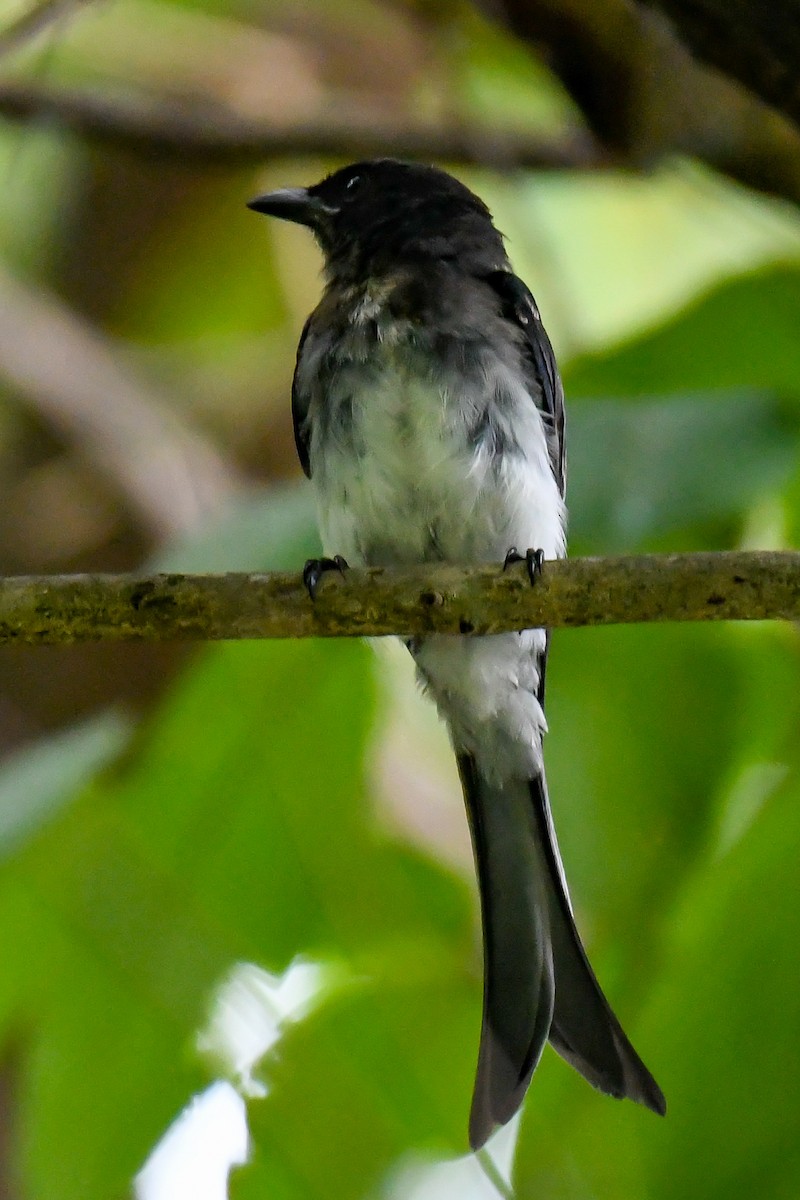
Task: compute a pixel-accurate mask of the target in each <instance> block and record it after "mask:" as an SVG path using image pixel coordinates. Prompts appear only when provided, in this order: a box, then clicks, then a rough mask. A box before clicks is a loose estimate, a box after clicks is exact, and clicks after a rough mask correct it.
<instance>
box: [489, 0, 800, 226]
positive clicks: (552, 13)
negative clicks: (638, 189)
mask: <svg viewBox="0 0 800 1200" xmlns="http://www.w3.org/2000/svg"><path fill="white" fill-rule="evenodd" d="M653 2H654V3H655V2H656V0H653ZM723 2H724V0H663V4H662V7H663V8H665V9H666V8H668V7H669V8H672V7H676V8H677V7H683V8H684V9H685V10H686V11H687V12H688V11H689V10H694V9H701V8H702V7H703V4H704V3H707V4H712V3H713V4H714V5H715V7H716V8H717V9H718V11H719V12H720V13H722V12H723ZM793 2H794V7H795V8H797V0H793ZM482 3H483V4H484V6H486V5H487V4H489V0H482ZM787 3H788V0H780V5H782V6H783V7H786V5H787ZM748 4H749V7H750V8H751V9H752V11H753V12H754V13H755V12H756V11H759V12H760V13H761V14H762V17H763V21H764V23H766V22H767V21H768V20H770V19H771V13H772V11H773V6H772V4H771V3H769V4H762V0H752V2H750V0H734V2H733V3H727V4H726V6H725V7H726V11H727V13H728V14H729V29H730V28H731V26H732V25H733V23H734V22H735V21H736V19H737V18H736V13H737V9H738V8H740V7H742V6H745V5H748ZM759 5H761V7H760V8H759V7H758V6H759ZM490 11H491V13H492V15H493V16H494V17H495V19H497V20H500V21H502V22H503V23H504V24H505V25H506V26H507V27H508V29H509V30H510V31H511V32H512V33H513V34H514V35H515V36H517V37H518V38H520V39H522V40H523V41H524V42H526V43H528V44H529V45H530V46H531V49H532V50H533V52H534V53H535V54H536V55H537V56H538V57H540V58H543V59H544V61H545V62H547V63H548V65H549V66H550V67H551V69H552V70H553V71H554V72H555V74H556V75H558V77H559V78H560V79H561V81H562V83H563V84H564V86H565V88H566V89H567V91H568V92H569V93H570V94H571V95H572V97H573V98H574V100H575V101H576V103H577V104H578V105H579V107H580V109H581V111H582V113H583V115H584V116H585V118H586V120H587V122H588V124H589V128H590V129H591V130H592V132H593V133H594V135H595V137H596V138H597V139H598V141H599V142H600V143H601V145H603V146H605V147H607V148H608V150H609V153H610V154H611V155H612V157H613V156H615V157H616V158H617V160H618V161H622V162H624V163H626V164H627V165H628V166H630V167H636V166H638V167H640V168H641V167H648V166H652V165H653V164H655V163H657V162H659V161H661V160H662V159H663V158H664V157H666V156H667V155H670V154H688V155H692V156H693V157H695V158H700V159H702V160H703V161H704V162H707V163H708V164H709V165H710V166H712V167H714V168H715V169H716V170H718V171H723V172H725V173H726V174H728V175H730V176H731V177H732V178H734V179H737V180H739V181H740V182H742V183H744V184H746V185H747V186H748V187H753V188H757V189H759V190H760V191H763V192H768V193H771V194H773V195H776V196H782V197H785V198H787V199H789V200H793V201H794V202H795V203H800V130H798V128H797V124H795V123H793V122H792V121H791V120H790V119H789V118H788V117H787V116H785V115H781V113H779V112H776V111H773V110H772V109H770V108H769V107H768V106H767V105H766V104H765V103H764V102H763V101H762V100H761V99H759V98H758V97H757V96H755V95H753V94H752V93H751V92H748V91H747V90H746V89H745V88H744V87H743V86H741V84H740V83H739V82H738V81H737V78H736V72H735V71H734V70H733V69H731V71H730V73H727V74H726V73H724V64H721V63H718V64H717V65H718V66H719V67H721V68H722V70H712V69H710V68H709V67H707V66H705V64H703V63H701V62H699V61H698V60H697V59H695V58H693V57H692V55H691V53H690V51H689V49H688V48H687V45H684V43H683V42H682V41H681V40H680V39H679V38H678V37H677V36H676V34H675V32H674V29H673V28H672V27H671V26H670V24H669V22H668V21H667V20H666V19H665V17H664V16H663V14H662V13H661V12H658V11H655V10H654V9H653V8H651V7H648V6H647V5H646V4H644V3H642V2H641V0H637V2H636V3H633V2H632V0H592V3H591V4H587V3H586V0H536V3H535V4H532V3H530V0H501V3H499V4H498V3H497V2H496V0H491V7H490ZM798 38H800V21H798V23H797V26H796V29H795V30H794V32H793V34H792V37H791V38H790V39H788V40H787V54H788V53H789V44H790V42H791V44H792V45H794V46H796V45H797V41H798ZM799 60H800V54H799V53H798V52H797V51H796V50H795V51H793V52H792V55H791V57H789V58H788V59H787V61H789V62H791V64H792V68H793V70H794V71H795V75H794V76H793V78H794V79H796V78H797V74H796V63H797V62H798V61H799ZM795 94H797V93H795ZM778 107H779V108H782V109H783V111H784V112H785V111H786V106H785V105H778Z"/></svg>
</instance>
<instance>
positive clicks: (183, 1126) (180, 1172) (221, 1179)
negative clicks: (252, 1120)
mask: <svg viewBox="0 0 800 1200" xmlns="http://www.w3.org/2000/svg"><path fill="white" fill-rule="evenodd" d="M327 979H328V970H327V968H326V967H324V966H323V965H321V964H320V963H315V962H307V961H300V960H295V961H294V962H293V963H292V964H291V965H290V966H289V968H288V969H287V970H286V971H285V972H284V973H283V975H271V974H270V973H269V972H267V971H264V970H262V969H261V968H260V967H256V966H254V965H253V964H252V963H237V965H236V966H235V967H234V968H233V969H232V970H231V971H230V973H229V974H228V976H227V977H226V978H225V979H224V980H223V981H222V983H221V984H220V986H219V988H218V989H217V993H216V996H215V997H214V1000H213V1003H212V1008H211V1015H210V1017H209V1020H208V1024H207V1026H206V1028H205V1029H204V1030H202V1031H201V1032H200V1033H199V1034H198V1037H197V1047H198V1049H199V1050H200V1052H201V1053H202V1054H203V1055H205V1056H207V1057H209V1058H210V1059H211V1060H212V1061H213V1062H214V1063H215V1064H216V1066H217V1067H218V1069H219V1070H220V1073H221V1074H223V1075H226V1076H228V1077H229V1078H230V1079H231V1080H232V1082H228V1081H227V1080H224V1079H220V1080H217V1082H216V1083H213V1084H212V1085H211V1087H209V1088H207V1089H206V1090H205V1091H204V1092H201V1093H200V1094H199V1095H198V1096H195V1097H194V1099H193V1100H192V1101H191V1102H190V1103H189V1104H188V1105H187V1107H186V1108H185V1109H184V1110H183V1112H182V1113H181V1114H180V1115H179V1116H178V1117H177V1119H176V1120H175V1121H174V1122H173V1124H172V1125H171V1126H170V1128H169V1129H168V1130H167V1132H166V1133H165V1134H164V1136H163V1137H162V1138H161V1140H160V1141H159V1143H158V1145H157V1146H156V1147H155V1149H154V1150H153V1152H152V1154H151V1155H150V1157H149V1158H148V1159H147V1162H146V1163H145V1165H144V1166H143V1167H142V1169H141V1171H140V1172H139V1174H138V1175H137V1176H136V1180H135V1183H134V1193H135V1196H136V1200H227V1196H228V1175H229V1173H230V1171H231V1168H232V1167H235V1166H240V1165H242V1164H244V1163H246V1162H247V1159H248V1152H249V1134H248V1128H247V1109H246V1105H245V1100H247V1099H250V1098H257V1097H262V1096H265V1095H266V1094H267V1091H268V1088H267V1085H266V1084H265V1083H264V1081H263V1080H261V1079H259V1078H257V1077H256V1075H255V1074H254V1072H255V1068H256V1065H257V1063H258V1062H259V1061H260V1060H261V1059H262V1058H263V1057H264V1055H265V1054H266V1053H267V1052H268V1051H269V1050H270V1049H272V1047H273V1046H274V1045H275V1044H276V1043H277V1042H278V1041H279V1040H280V1037H281V1034H282V1032H283V1030H284V1029H285V1028H286V1026H287V1024H289V1023H291V1022H294V1021H299V1020H302V1019H303V1017H305V1016H307V1014H308V1013H309V1012H310V1011H311V1009H312V1008H313V1006H314V1004H315V1003H316V1002H317V1001H318V999H319V997H320V995H321V993H322V990H323V987H324V986H325V984H326V982H327Z"/></svg>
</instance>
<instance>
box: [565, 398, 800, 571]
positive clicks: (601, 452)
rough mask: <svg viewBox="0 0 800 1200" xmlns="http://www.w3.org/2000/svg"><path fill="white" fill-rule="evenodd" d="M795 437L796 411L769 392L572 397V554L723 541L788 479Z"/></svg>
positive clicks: (798, 434) (799, 436)
mask: <svg viewBox="0 0 800 1200" xmlns="http://www.w3.org/2000/svg"><path fill="white" fill-rule="evenodd" d="M623 386H624V381H623V382H622V383H619V384H618V388H619V389H621V388H622V387H623ZM799 444H800V424H799V423H798V419H797V416H796V415H794V414H789V413H787V412H786V411H785V409H784V408H783V407H782V406H781V405H780V404H779V403H778V402H777V401H776V400H774V399H771V398H770V397H768V396H765V395H754V394H748V393H736V394H729V395H724V396H723V395H719V396H716V397H711V396H680V397H674V398H672V399H670V400H650V401H639V402H638V403H636V404H631V403H625V402H624V401H614V400H594V401H591V402H589V401H586V402H575V403H573V404H572V405H571V406H570V412H569V442H568V477H569V490H568V495H567V500H568V503H569V511H570V548H571V551H572V553H575V554H581V553H592V554H602V553H617V554H620V553H624V552H626V551H627V552H631V551H636V550H671V549H682V550H686V549H692V548H694V547H697V548H698V549H701V548H702V549H711V548H715V547H716V548H720V549H722V548H726V547H728V546H730V545H731V544H732V543H733V541H734V540H735V537H736V534H737V531H738V529H739V528H740V526H741V523H742V522H743V520H744V518H745V515H746V514H747V512H748V511H749V509H750V507H751V506H752V505H753V504H754V503H756V502H757V501H758V500H760V499H762V498H763V497H765V496H768V495H771V494H774V493H775V492H777V491H779V490H780V489H782V488H784V487H785V486H786V484H787V482H788V480H789V479H790V478H791V476H792V473H793V471H794V469H795V463H796V461H797V456H798V446H799Z"/></svg>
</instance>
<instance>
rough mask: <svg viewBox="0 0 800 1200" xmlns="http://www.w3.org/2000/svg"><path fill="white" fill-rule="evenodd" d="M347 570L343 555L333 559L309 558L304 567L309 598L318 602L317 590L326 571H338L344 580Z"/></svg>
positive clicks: (304, 579)
mask: <svg viewBox="0 0 800 1200" xmlns="http://www.w3.org/2000/svg"><path fill="white" fill-rule="evenodd" d="M347 570H348V564H347V562H346V561H345V559H343V558H342V556H341V554H335V555H334V556H333V558H309V560H308V562H307V563H306V565H305V566H304V567H303V583H304V584H305V585H306V591H307V592H308V595H309V597H310V598H311V599H312V600H316V598H317V588H318V587H319V583H320V580H321V579H322V576H323V575H324V574H325V573H326V571H338V572H339V574H340V575H341V576H342V578H344V573H345V571H347Z"/></svg>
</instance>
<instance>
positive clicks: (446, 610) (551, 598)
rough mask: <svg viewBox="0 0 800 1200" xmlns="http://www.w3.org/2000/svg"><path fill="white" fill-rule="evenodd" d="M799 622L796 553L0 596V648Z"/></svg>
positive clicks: (8, 589) (12, 586) (14, 583)
mask: <svg viewBox="0 0 800 1200" xmlns="http://www.w3.org/2000/svg"><path fill="white" fill-rule="evenodd" d="M768 619H783V620H798V619H800V552H788V551H787V552H772V551H759V552H752V551H749V552H748V551H736V552H729V553H723V554H665V555H648V556H639V557H630V558H574V559H570V560H567V561H561V562H548V563H546V564H545V567H544V572H543V575H542V577H541V579H540V580H539V581H537V583H536V586H535V587H533V588H532V587H531V586H530V584H529V583H528V579H527V575H526V573H525V568H524V565H517V566H514V567H511V568H510V569H509V570H508V571H506V572H503V571H502V570H501V569H500V568H499V567H495V566H480V567H466V568H464V567H455V566H446V565H443V564H441V563H434V564H430V565H422V566H417V567H414V568H408V569H405V568H404V569H401V570H396V569H393V570H386V569H384V568H381V567H371V568H369V569H367V570H353V571H349V572H348V573H347V574H346V575H345V577H344V578H340V577H339V576H338V575H337V574H336V573H335V572H333V573H330V574H328V575H326V576H325V577H324V581H323V584H322V586H321V588H320V591H319V595H318V596H317V600H316V602H315V603H313V604H312V602H311V601H310V600H309V598H308V595H307V593H306V590H305V587H304V586H303V583H302V580H301V577H300V573H299V572H293V573H292V574H272V575H243V574H230V575H151V576H142V577H136V576H132V575H73V576H69V575H64V576H50V577H41V576H29V577H20V578H16V579H14V578H11V579H6V580H4V581H2V582H0V642H15V643H17V644H20V643H29V644H57V643H63V642H75V641H97V640H101V639H102V640H106V641H132V640H148V641H165V640H175V639H184V638H200V639H227V638H267V637H272V638H286V637H292V638H295V637H358V636H382V635H385V634H399V635H401V636H403V637H409V636H416V635H420V634H428V633H462V634H491V633H501V632H503V631H505V630H514V629H525V628H530V627H532V626H538V625H546V626H550V627H554V626H577V625H613V624H620V623H631V622H641V621H710V620H716V621H719V620H746V621H751V620H768Z"/></svg>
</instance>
